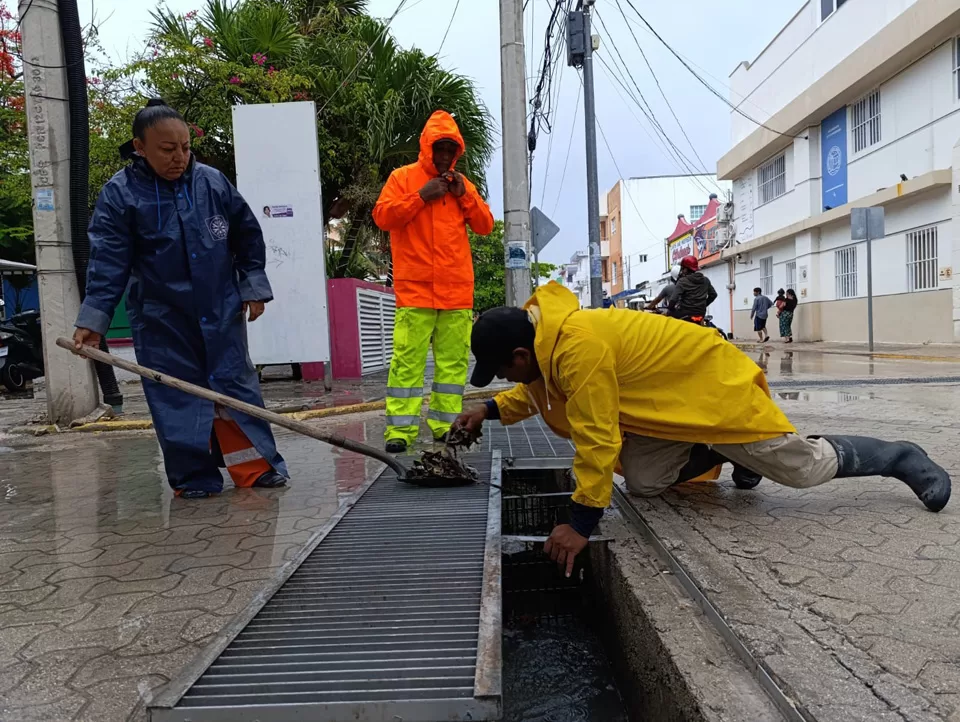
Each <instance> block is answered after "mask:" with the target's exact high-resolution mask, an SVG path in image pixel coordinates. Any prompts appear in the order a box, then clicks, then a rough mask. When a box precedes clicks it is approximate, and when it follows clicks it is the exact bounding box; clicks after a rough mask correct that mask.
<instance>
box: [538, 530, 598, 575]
mask: <svg viewBox="0 0 960 722" xmlns="http://www.w3.org/2000/svg"><path fill="white" fill-rule="evenodd" d="M589 542H590V540H589V539H587V538H586V537H583V536H580V535H579V534H577V532H575V531H574V530H573V527H572V526H570V525H569V524H560V525H559V526H555V527H554V528H553V533H551V534H550V538H549V539H547V543H546V544H544V545H543V551H544V552H545V553H546V554H548V555H549V556H550V558H551V559H553V561H555V562H556V563H557V564H558V565H559V566H560V568H561V569H563V568H564V567H566V569H565V574H566V575H567V576H568V577H569V576H570V575H571V574H573V562H574V560H575V559H576V558H577V554H579V553H580V552H582V551H583V550H584V549H585V548H586V546H587V544H588V543H589Z"/></svg>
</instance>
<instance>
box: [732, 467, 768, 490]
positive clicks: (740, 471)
mask: <svg viewBox="0 0 960 722" xmlns="http://www.w3.org/2000/svg"><path fill="white" fill-rule="evenodd" d="M762 480H763V477H762V476H761V475H760V474H757V473H756V472H753V471H750V469H748V468H747V467H745V466H740V465H739V464H734V465H733V483H734V484H736V485H737V488H738V489H753V488H755V487H756V486H757V484H759V483H760V482H761V481H762Z"/></svg>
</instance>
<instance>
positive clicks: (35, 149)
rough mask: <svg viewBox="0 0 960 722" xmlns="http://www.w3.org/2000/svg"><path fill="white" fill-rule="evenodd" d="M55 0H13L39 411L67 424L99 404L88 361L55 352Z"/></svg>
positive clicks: (61, 260)
mask: <svg viewBox="0 0 960 722" xmlns="http://www.w3.org/2000/svg"><path fill="white" fill-rule="evenodd" d="M57 8H58V5H57V2H56V0H20V3H19V13H20V18H21V25H20V30H21V33H22V41H23V66H24V67H23V81H24V89H25V94H26V103H27V106H26V109H27V132H28V136H29V144H30V174H31V178H32V183H31V185H32V187H33V231H34V238H35V243H36V250H37V286H38V290H39V295H40V317H41V325H42V333H43V359H44V376H45V382H46V395H47V415H48V418H49V420H50V421H51V422H52V423H68V422H70V421H73V420H74V419H78V418H80V417H83V416H86V415H87V414H89V413H91V412H92V411H93V410H94V409H95V408H96V407H97V404H98V403H99V394H98V391H97V382H96V377H95V375H94V370H93V364H90V363H88V362H86V361H84V360H83V359H81V358H79V357H77V356H73V355H72V354H65V353H62V352H60V351H58V350H57V348H56V340H57V337H58V336H61V335H62V334H63V333H64V332H65V331H67V330H68V329H71V328H72V327H73V322H74V321H75V320H76V318H77V314H78V313H79V311H80V291H79V288H78V286H77V276H76V272H75V265H74V261H73V249H72V247H71V244H70V164H69V163H68V161H69V155H70V154H69V152H68V149H67V143H68V142H69V127H70V126H69V116H68V107H67V103H65V102H63V100H62V98H66V97H67V79H66V71H65V68H64V67H63V66H64V60H63V45H62V40H61V35H60V23H59V16H58V9H57Z"/></svg>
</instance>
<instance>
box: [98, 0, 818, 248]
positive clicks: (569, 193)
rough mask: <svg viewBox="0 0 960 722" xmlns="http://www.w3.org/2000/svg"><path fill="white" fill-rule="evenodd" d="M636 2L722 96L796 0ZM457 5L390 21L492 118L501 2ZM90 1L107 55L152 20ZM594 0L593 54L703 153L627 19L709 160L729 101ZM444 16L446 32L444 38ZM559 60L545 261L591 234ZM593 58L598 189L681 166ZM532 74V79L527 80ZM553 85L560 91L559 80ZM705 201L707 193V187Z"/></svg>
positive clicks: (533, 3)
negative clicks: (467, 81) (621, 71)
mask: <svg viewBox="0 0 960 722" xmlns="http://www.w3.org/2000/svg"><path fill="white" fill-rule="evenodd" d="M399 2H400V0H369V12H370V14H372V15H375V16H378V17H384V18H386V17H389V16H391V15H392V14H393V12H394V10H395V9H396V7H397V5H398V4H399ZM621 2H622V4H623V8H624V11H625V12H626V13H627V16H628V17H629V18H631V19H635V16H633V15H632V11H631V10H630V9H629V6H628V5H627V4H626V2H624V0H621ZM203 3H204V0H167V2H166V3H165V4H166V5H167V7H169V8H171V9H173V10H179V11H182V12H186V11H189V10H194V9H198V8H200V7H201V6H202V5H203ZM633 3H634V5H635V6H636V7H637V8H639V9H640V11H641V12H642V13H644V15H645V17H646V18H647V20H648V21H649V22H650V24H651V25H653V27H654V28H655V29H656V30H657V32H659V33H660V35H662V36H663V38H664V39H665V40H666V41H667V42H668V43H669V44H670V45H671V46H672V47H673V48H674V49H675V50H677V51H678V52H679V53H680V54H681V55H682V56H684V57H685V58H686V59H687V60H688V62H690V64H691V65H693V66H694V67H695V68H697V69H698V71H699V72H700V73H701V75H703V77H704V78H705V79H706V80H707V81H708V82H709V83H710V84H711V85H712V86H713V87H714V88H716V89H717V90H718V91H720V92H721V93H722V94H723V95H724V96H727V95H728V88H727V85H726V84H727V82H728V76H729V74H730V72H731V71H732V70H733V69H734V67H735V66H736V65H737V63H739V62H740V61H741V60H753V59H754V57H755V56H756V55H757V54H758V53H759V52H760V51H761V50H762V49H763V47H764V46H765V45H766V44H767V43H768V42H769V41H770V40H771V39H772V38H773V36H774V35H775V34H776V33H777V31H778V30H779V29H780V28H781V27H782V26H783V25H784V24H785V23H786V22H787V21H788V20H789V19H790V18H791V17H792V16H793V14H794V13H795V12H796V11H797V9H798V8H799V7H800V6H801V5H802V4H803V0H779V1H778V2H770V1H769V0H727V1H726V2H723V3H721V2H717V1H716V0H714V1H710V0H673V2H666V3H664V2H656V3H653V2H649V1H648V0H633ZM456 5H457V3H456V0H407V2H406V5H405V7H404V9H403V10H402V11H401V12H400V14H399V15H398V16H397V17H396V19H395V20H394V22H393V24H392V26H391V31H392V32H393V34H394V36H395V37H396V39H397V40H398V41H399V42H400V44H401V45H403V46H405V47H412V46H416V47H419V48H420V49H422V50H423V51H424V52H427V53H436V52H438V51H439V53H440V57H441V60H442V63H443V65H444V66H445V67H446V68H448V69H450V70H456V71H458V72H460V73H462V74H464V75H466V76H469V77H470V78H472V79H473V80H474V82H475V83H476V85H477V87H478V89H479V92H480V94H481V97H482V98H483V100H484V102H485V103H486V104H487V106H488V108H489V110H490V112H491V114H492V115H493V116H494V118H496V119H497V121H498V123H499V117H500V45H499V16H498V11H497V3H496V2H494V1H493V0H484V1H483V2H477V0H461V1H460V3H459V7H458V8H457V11H456V15H454V8H455V6H456ZM552 5H553V2H552V0H528V7H527V11H526V14H525V26H526V28H527V32H526V36H527V43H528V46H527V66H528V74H529V75H530V76H531V77H532V76H533V75H534V72H535V71H534V68H533V67H532V65H531V64H532V63H539V61H540V58H541V54H542V52H543V40H544V31H545V28H546V22H547V19H548V17H549V14H550V9H551V6H552ZM94 7H95V13H96V15H97V17H98V19H99V20H100V21H101V25H100V32H101V40H102V42H103V44H104V46H105V48H106V50H107V52H108V53H109V54H110V55H111V56H112V57H113V58H115V59H122V58H125V57H127V56H128V55H129V54H131V53H133V52H135V51H137V50H139V49H140V48H141V47H142V45H143V42H144V38H145V36H146V34H147V31H148V28H149V23H150V15H149V8H150V5H149V4H147V3H140V2H131V0H94ZM596 8H597V12H598V14H599V18H600V19H601V20H602V21H603V23H604V24H605V25H606V29H607V31H609V35H608V33H607V32H606V31H605V30H604V28H603V25H601V23H600V22H597V21H596V20H595V23H594V33H596V34H598V35H600V36H601V49H600V51H599V54H600V55H601V56H603V57H604V58H605V59H606V60H607V62H608V63H614V64H616V62H615V61H616V60H617V54H616V51H615V50H614V46H616V48H617V49H619V51H620V54H621V56H622V57H623V59H624V62H625V63H626V65H627V66H628V67H629V68H630V71H631V73H632V74H633V77H634V78H635V80H636V82H637V85H639V87H640V90H641V91H643V94H644V97H645V98H646V99H647V101H648V102H649V104H650V106H651V107H652V110H653V112H654V115H655V116H656V118H657V120H658V121H659V122H660V124H661V125H662V127H663V128H664V130H665V131H666V132H667V134H668V135H669V136H670V138H671V139H672V140H673V142H674V143H676V144H677V145H678V146H679V147H680V148H681V149H682V150H683V151H684V152H685V154H686V155H687V156H688V157H690V158H691V159H692V160H693V162H694V163H695V164H698V162H697V160H696V157H695V155H694V154H693V152H692V151H691V150H690V148H689V146H688V145H687V142H686V140H684V137H683V134H682V133H681V131H680V128H679V127H678V126H677V123H676V122H675V121H674V119H673V117H672V116H671V113H670V110H669V108H668V107H667V105H666V103H665V102H664V100H663V98H662V97H661V95H660V92H659V91H658V89H657V86H656V83H655V82H654V79H653V77H652V76H651V74H650V71H649V70H648V69H647V67H646V64H645V63H644V60H643V58H642V56H641V54H640V51H639V50H638V48H637V44H636V42H635V41H634V39H633V37H632V36H631V33H630V28H631V27H632V29H633V32H634V34H635V35H636V38H637V40H638V41H639V42H640V44H641V45H642V47H643V49H644V51H645V52H646V54H647V58H648V60H649V62H650V65H651V66H652V68H653V71H654V72H655V73H656V75H657V77H658V78H659V81H660V85H661V86H662V88H663V91H664V93H665V94H666V97H667V98H668V99H669V101H670V103H671V104H672V106H673V109H674V111H675V112H676V114H677V116H678V118H679V119H680V123H681V124H682V126H683V129H684V130H685V131H686V134H687V135H688V136H689V137H690V139H691V140H692V141H693V145H694V148H695V149H696V152H697V154H699V156H700V158H702V159H703V161H704V164H705V165H706V167H707V169H708V170H709V171H710V172H714V170H715V169H716V160H717V158H719V157H720V156H721V155H722V154H723V153H724V152H725V151H726V149H727V146H728V143H729V134H730V133H729V128H730V120H729V112H728V108H727V107H726V106H725V105H724V104H723V103H722V102H721V101H720V100H719V99H717V98H715V97H714V96H713V95H711V94H710V92H709V91H708V90H707V89H706V88H704V87H703V86H702V85H701V84H700V83H699V81H698V80H696V79H695V78H694V77H693V76H692V75H691V74H690V73H688V72H687V70H686V69H684V67H683V66H682V65H681V64H680V63H679V61H677V59H676V58H675V57H673V56H672V55H671V54H670V53H669V51H667V50H666V48H664V47H663V46H662V45H661V44H660V42H659V41H658V40H656V38H654V36H653V35H652V34H650V33H649V32H648V31H646V30H645V29H642V28H641V27H639V26H638V25H628V24H627V23H624V20H623V17H622V16H621V15H620V11H619V10H618V6H617V2H616V0H597V3H596ZM80 13H81V20H82V21H84V22H87V21H88V20H89V18H90V15H91V7H90V4H89V3H87V2H85V0H80ZM451 18H452V23H451ZM448 25H449V33H447V37H446V41H445V42H444V43H443V46H442V48H441V42H442V41H443V38H444V34H445V33H446V31H447V27H448ZM531 59H532V60H531ZM565 65H566V63H565V61H563V62H561V66H562V67H563V70H562V72H559V71H558V73H557V75H556V76H555V78H554V83H559V95H558V96H557V97H558V98H559V100H558V102H557V104H556V106H555V115H554V118H553V128H554V131H553V133H552V134H551V135H552V136H553V137H552V143H551V135H545V134H544V135H541V136H540V139H539V142H538V147H537V151H536V154H535V157H534V171H533V179H534V180H533V189H532V201H533V204H534V205H537V206H539V207H540V208H541V210H543V211H544V212H545V213H547V215H549V216H550V217H551V218H553V220H554V221H555V222H556V223H557V224H558V225H559V226H560V229H561V230H560V234H559V235H558V236H557V238H556V239H554V240H553V242H552V243H551V245H550V246H549V247H548V248H547V250H546V252H545V253H544V254H543V259H544V260H549V261H552V262H562V261H565V260H566V259H568V258H569V257H570V255H571V254H572V253H573V252H574V251H575V250H578V249H586V245H587V243H586V233H587V227H586V218H587V208H586V184H585V176H586V172H585V167H586V165H585V164H586V161H585V155H584V137H583V112H582V110H583V109H582V97H581V98H580V101H579V104H580V106H581V107H580V108H579V110H577V111H576V112H575V110H576V106H577V104H578V94H579V90H580V81H579V79H578V76H577V72H576V71H575V70H574V69H573V68H567V67H565ZM595 66H596V70H595V75H596V86H597V91H596V98H597V116H598V121H599V124H600V128H601V129H602V132H603V135H605V136H606V139H607V141H609V144H610V147H611V149H612V151H613V155H614V156H615V158H616V163H614V161H613V159H612V158H611V154H610V152H608V150H607V148H606V145H605V143H604V140H603V135H601V136H599V137H598V157H599V174H600V192H601V194H603V193H605V192H606V191H607V190H608V189H609V188H610V187H611V186H612V185H613V184H614V183H615V182H616V180H617V178H618V177H620V175H621V173H622V174H623V175H624V176H626V177H634V176H649V175H661V174H671V173H678V172H687V171H685V170H681V169H679V168H678V167H677V165H676V164H675V161H672V160H669V159H668V158H667V157H665V154H664V152H663V151H662V150H661V149H660V148H659V147H658V146H657V145H656V144H654V143H653V142H652V141H651V139H650V135H652V133H653V131H652V130H651V129H650V126H649V125H648V123H647V121H646V119H645V118H644V117H643V115H642V114H641V112H640V111H639V109H638V108H637V107H636V106H635V105H634V103H633V101H631V100H629V98H627V97H626V95H625V94H624V92H623V90H622V89H621V88H620V86H619V85H618V84H617V83H616V81H614V80H612V79H611V76H610V75H609V74H608V71H607V70H606V69H605V68H604V67H603V65H602V63H600V62H597V63H595ZM533 82H534V81H532V80H531V81H529V82H528V88H529V86H530V85H532V83H533ZM554 90H555V92H556V90H557V86H556V85H555V86H554ZM747 110H748V111H749V110H750V108H749V107H748V108H747ZM575 116H576V125H575V126H574V118H575ZM648 134H650V135H648ZM571 139H572V141H571ZM498 147H499V145H498ZM568 148H569V149H570V153H569V157H567V149H568ZM565 160H566V173H565V174H564V172H563V171H564V164H565ZM618 167H619V171H620V172H618ZM501 168H502V165H501V158H500V154H499V150H498V152H497V154H496V156H495V158H494V160H493V163H492V164H491V167H490V170H489V172H488V178H489V181H490V203H491V206H492V208H493V210H494V214H495V215H496V216H497V217H501V215H502V208H503V190H502V187H503V186H502V183H501V172H502V170H501ZM561 181H562V185H561ZM625 202H626V201H625ZM703 202H704V203H706V202H707V200H706V198H704V201H703ZM682 210H684V209H671V208H665V209H663V216H662V217H657V218H646V219H645V220H646V222H647V223H648V224H649V225H650V227H651V228H652V229H653V230H654V231H656V232H658V233H659V232H660V231H661V230H662V232H663V235H664V236H667V235H668V234H669V233H670V232H671V231H672V230H673V227H674V225H675V223H676V214H677V213H678V212H681V211H682Z"/></svg>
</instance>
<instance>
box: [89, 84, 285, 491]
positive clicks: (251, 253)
mask: <svg viewBox="0 0 960 722" xmlns="http://www.w3.org/2000/svg"><path fill="white" fill-rule="evenodd" d="M133 135H134V139H133V141H132V149H133V150H135V151H136V155H134V156H133V160H132V161H131V163H130V164H129V165H128V166H126V167H125V168H124V169H122V170H121V171H120V172H118V173H117V174H116V175H115V176H114V177H113V178H111V179H110V181H109V182H108V183H107V184H106V185H105V186H104V187H103V190H102V191H101V193H100V198H99V199H98V200H97V206H96V209H95V211H94V214H93V218H92V220H91V222H90V229H89V235H90V264H89V271H88V273H87V294H86V300H85V301H84V302H83V306H82V307H81V309H80V314H79V316H78V317H77V322H76V327H77V330H76V333H75V334H74V341H75V342H76V344H77V345H78V347H79V346H80V345H89V346H96V345H98V343H99V341H100V337H101V336H102V335H103V334H105V333H106V331H107V329H108V328H109V326H110V322H111V320H112V318H113V314H114V311H115V309H116V306H117V304H118V303H119V302H120V299H121V297H122V296H123V293H124V290H128V293H127V311H128V314H129V316H130V327H131V331H132V334H133V341H134V348H135V350H136V354H137V360H138V361H139V363H141V364H143V365H144V366H147V367H149V368H152V369H155V370H157V371H160V372H162V373H165V374H169V375H171V376H176V377H177V378H180V379H183V380H185V381H189V382H190V383H194V384H197V385H199V386H205V387H207V388H210V389H212V390H214V391H218V392H220V393H223V394H226V395H227V396H232V397H234V398H237V399H240V400H241V401H246V402H247V403H251V404H256V405H257V406H263V398H262V397H261V395H260V385H259V382H258V379H257V373H256V370H255V368H254V366H253V364H252V363H251V361H250V357H249V355H248V353H247V336H246V325H245V323H244V314H245V313H246V314H248V319H249V320H250V321H255V320H256V319H257V318H258V317H259V316H260V315H261V314H262V313H263V309H264V304H265V303H267V302H268V301H270V300H272V298H273V293H272V291H271V289H270V283H269V281H267V276H266V273H265V271H264V265H265V247H264V242H263V235H262V233H261V231H260V226H259V224H258V223H257V220H256V218H255V217H254V215H253V213H252V212H251V210H250V208H249V206H248V205H247V203H246V201H244V199H243V198H242V197H241V196H240V194H239V192H237V190H236V188H234V187H233V186H232V185H231V184H230V182H229V181H228V180H227V179H226V178H225V177H224V175H223V174H222V173H220V171H218V170H215V169H214V168H211V167H209V166H206V165H203V164H202V163H198V162H197V161H196V159H195V158H194V157H193V154H192V153H191V152H190V134H189V130H188V129H187V125H186V123H185V122H184V120H183V117H182V116H181V115H180V114H179V113H178V112H177V111H176V110H174V109H173V108H171V107H170V106H168V105H167V104H166V103H164V102H163V101H162V100H151V101H150V102H149V103H147V106H146V107H145V108H143V109H142V110H141V111H140V112H139V113H137V116H136V118H135V119H134V122H133ZM128 283H129V289H128ZM143 387H144V392H145V393H146V397H147V403H148V404H149V406H150V413H151V415H152V416H153V423H154V428H155V429H156V431H157V437H158V438H159V440H160V447H161V449H162V451H163V459H164V465H165V467H166V470H167V478H168V479H169V482H170V486H172V487H173V489H174V490H175V491H176V493H177V494H178V495H179V496H182V497H183V498H204V497H207V496H210V495H211V494H216V493H219V492H220V491H221V490H222V488H223V477H222V475H221V473H220V470H219V468H218V467H219V466H221V465H225V466H226V467H227V469H228V471H229V472H230V476H231V477H232V478H233V481H234V483H235V484H236V485H237V486H259V487H276V486H282V485H283V484H284V483H286V477H287V470H286V465H285V463H284V461H283V458H282V457H281V456H280V454H279V453H278V452H277V447H276V442H275V441H274V438H273V434H272V432H271V430H270V426H269V424H267V423H266V422H264V421H260V420H258V419H254V418H252V417H250V416H247V415H245V414H241V413H238V412H234V411H230V412H227V411H226V410H225V409H223V408H221V407H219V406H215V405H214V404H213V403H211V402H209V401H205V400H203V399H199V398H197V397H195V396H191V395H189V394H186V393H184V392H182V391H178V390H176V389H172V388H169V387H167V386H163V385H161V384H158V383H156V382H153V381H144V383H143Z"/></svg>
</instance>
